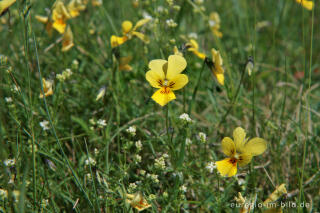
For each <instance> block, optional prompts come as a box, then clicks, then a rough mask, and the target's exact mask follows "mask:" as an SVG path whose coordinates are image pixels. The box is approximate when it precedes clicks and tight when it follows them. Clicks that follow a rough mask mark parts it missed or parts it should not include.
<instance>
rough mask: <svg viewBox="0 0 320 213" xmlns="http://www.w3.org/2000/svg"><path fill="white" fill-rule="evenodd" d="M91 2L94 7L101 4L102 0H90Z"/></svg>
mask: <svg viewBox="0 0 320 213" xmlns="http://www.w3.org/2000/svg"><path fill="white" fill-rule="evenodd" d="M91 4H92V6H94V7H97V6H101V5H102V0H92V1H91Z"/></svg>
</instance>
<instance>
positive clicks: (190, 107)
mask: <svg viewBox="0 0 320 213" xmlns="http://www.w3.org/2000/svg"><path fill="white" fill-rule="evenodd" d="M204 67H205V61H203V64H202V68H201V71H200V72H199V75H198V79H197V84H196V86H195V87H194V89H193V93H192V99H191V100H190V103H189V109H188V114H189V115H190V113H191V110H192V107H193V103H194V100H195V99H196V95H197V92H198V88H199V85H200V80H201V76H202V73H203V70H204Z"/></svg>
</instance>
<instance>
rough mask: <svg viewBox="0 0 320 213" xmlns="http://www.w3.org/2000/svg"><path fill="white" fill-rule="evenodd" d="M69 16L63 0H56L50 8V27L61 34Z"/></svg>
mask: <svg viewBox="0 0 320 213" xmlns="http://www.w3.org/2000/svg"><path fill="white" fill-rule="evenodd" d="M71 17H72V16H71V15H70V14H69V12H68V10H67V8H66V7H65V5H64V4H63V2H62V1H60V0H58V1H56V3H55V4H54V6H53V10H52V22H53V23H52V27H53V28H54V29H56V30H57V31H58V32H59V33H61V34H63V33H64V31H65V29H66V27H67V23H66V21H67V20H68V19H70V18H71Z"/></svg>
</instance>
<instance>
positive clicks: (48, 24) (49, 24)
mask: <svg viewBox="0 0 320 213" xmlns="http://www.w3.org/2000/svg"><path fill="white" fill-rule="evenodd" d="M35 18H36V19H37V20H38V21H39V22H41V23H43V24H45V25H46V31H47V32H48V34H49V35H51V33H52V24H53V23H52V22H51V21H50V20H49V18H48V17H46V16H39V15H36V16H35Z"/></svg>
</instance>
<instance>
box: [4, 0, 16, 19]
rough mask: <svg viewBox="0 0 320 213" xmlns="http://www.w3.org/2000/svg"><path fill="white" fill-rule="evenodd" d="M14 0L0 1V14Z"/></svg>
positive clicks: (14, 0)
mask: <svg viewBox="0 0 320 213" xmlns="http://www.w3.org/2000/svg"><path fill="white" fill-rule="evenodd" d="M15 2H16V0H2V1H0V16H1V15H2V14H3V13H4V12H5V11H7V9H8V8H9V7H10V6H11V5H13V4H14V3H15Z"/></svg>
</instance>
